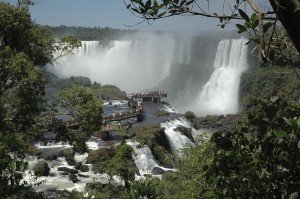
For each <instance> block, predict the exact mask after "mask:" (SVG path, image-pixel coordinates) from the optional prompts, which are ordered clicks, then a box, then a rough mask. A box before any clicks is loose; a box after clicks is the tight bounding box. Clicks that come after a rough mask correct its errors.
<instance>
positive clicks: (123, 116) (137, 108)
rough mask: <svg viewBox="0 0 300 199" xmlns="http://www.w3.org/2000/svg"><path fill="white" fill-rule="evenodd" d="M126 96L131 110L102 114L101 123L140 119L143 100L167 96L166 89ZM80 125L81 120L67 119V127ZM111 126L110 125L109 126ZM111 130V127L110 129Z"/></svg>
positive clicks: (157, 99)
mask: <svg viewBox="0 0 300 199" xmlns="http://www.w3.org/2000/svg"><path fill="white" fill-rule="evenodd" d="M127 97H128V106H131V107H132V108H133V110H130V111H125V112H118V113H114V114H103V115H102V120H103V122H102V123H103V125H104V126H106V125H107V124H109V123H111V122H114V121H117V122H120V121H122V120H127V119H130V118H134V117H137V121H140V120H141V116H142V113H143V105H142V103H143V101H146V100H147V99H148V100H149V99H151V100H152V102H157V103H160V99H161V98H164V97H167V91H153V92H145V93H133V94H129V95H127ZM80 125H81V122H79V121H76V120H72V119H71V120H69V121H67V127H70V128H76V127H79V126H80ZM110 128H111V127H110ZM110 130H111V129H110Z"/></svg>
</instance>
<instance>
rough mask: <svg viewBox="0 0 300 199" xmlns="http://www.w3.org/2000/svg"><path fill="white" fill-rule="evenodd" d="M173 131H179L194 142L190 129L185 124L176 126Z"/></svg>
mask: <svg viewBox="0 0 300 199" xmlns="http://www.w3.org/2000/svg"><path fill="white" fill-rule="evenodd" d="M175 131H178V132H180V133H181V134H182V135H184V136H186V137H187V138H189V139H190V140H191V141H192V142H195V140H194V138H193V135H192V129H191V128H187V127H185V126H178V127H177V128H176V129H175Z"/></svg>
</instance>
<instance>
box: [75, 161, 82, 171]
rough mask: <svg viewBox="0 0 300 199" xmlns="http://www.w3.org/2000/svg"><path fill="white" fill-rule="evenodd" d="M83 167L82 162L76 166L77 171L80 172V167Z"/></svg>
mask: <svg viewBox="0 0 300 199" xmlns="http://www.w3.org/2000/svg"><path fill="white" fill-rule="evenodd" d="M81 166H82V163H81V162H77V163H76V164H75V166H74V168H75V169H77V170H80V167H81Z"/></svg>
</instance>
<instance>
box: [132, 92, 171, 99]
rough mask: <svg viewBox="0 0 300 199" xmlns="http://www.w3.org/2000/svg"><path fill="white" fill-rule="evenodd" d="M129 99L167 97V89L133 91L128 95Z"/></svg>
mask: <svg viewBox="0 0 300 199" xmlns="http://www.w3.org/2000/svg"><path fill="white" fill-rule="evenodd" d="M128 97H129V98H130V99H132V98H138V97H167V91H152V92H146V93H133V94H130V95H128Z"/></svg>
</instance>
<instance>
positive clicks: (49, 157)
mask: <svg viewBox="0 0 300 199" xmlns="http://www.w3.org/2000/svg"><path fill="white" fill-rule="evenodd" d="M56 159H57V155H50V156H48V157H46V158H45V160H50V161H52V160H56Z"/></svg>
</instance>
